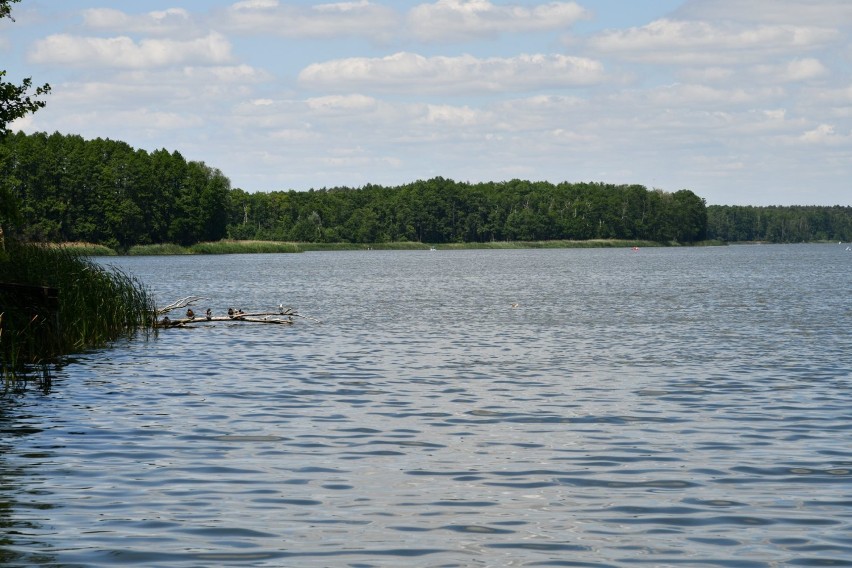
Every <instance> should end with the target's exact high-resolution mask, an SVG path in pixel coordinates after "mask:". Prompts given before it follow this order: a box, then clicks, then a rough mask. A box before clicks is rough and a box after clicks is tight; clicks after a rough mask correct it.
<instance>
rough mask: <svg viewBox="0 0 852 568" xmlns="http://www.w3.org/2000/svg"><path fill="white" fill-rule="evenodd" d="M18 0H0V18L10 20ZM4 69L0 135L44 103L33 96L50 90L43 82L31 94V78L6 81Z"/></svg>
mask: <svg viewBox="0 0 852 568" xmlns="http://www.w3.org/2000/svg"><path fill="white" fill-rule="evenodd" d="M19 1H20V0H0V20H2V19H3V18H9V19H11V20H12V21H14V19H13V18H12V4H14V3H17V2H19ZM5 76H6V71H5V70H3V69H0V137H2V136H3V135H5V134H8V132H9V129H8V124H9V123H10V122H12V121H13V120H16V119H18V118H21V117H23V116H25V115H27V114H29V113H31V112H35V111H37V110H38V109H40V108H43V107H44V105H45V103H44V101H40V100H38V99H36V98H35V97H40V96H42V95H46V94H48V93H49V92H50V85H48V84H46V83H45V84H44V85H42V86H41V87H37V88H36V90H35V93H34V94H33V95H28V94H27V92H28V91H29V90H30V88H32V84H33V82H32V79H31V78H30V77H27V78H26V79H24V80H23V81H22V82H21V84H20V85H16V84H15V83H7V82H6V81H4V80H3V77H5Z"/></svg>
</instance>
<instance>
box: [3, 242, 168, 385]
mask: <svg viewBox="0 0 852 568" xmlns="http://www.w3.org/2000/svg"><path fill="white" fill-rule="evenodd" d="M0 275H2V278H3V281H4V283H7V284H23V285H29V286H39V287H50V288H55V289H57V290H58V302H56V305H54V306H51V305H48V304H47V303H45V302H42V301H39V300H37V299H36V300H34V299H33V298H31V297H27V296H26V295H24V294H21V293H20V292H17V291H10V290H8V289H3V290H0V314H1V315H0V319H2V325H0V356H2V375H3V383H4V388H6V389H8V388H9V386H10V385H11V383H12V382H14V381H15V380H17V379H18V378H21V377H24V378H26V377H27V376H28V375H31V374H32V372H33V370H38V369H43V368H45V366H46V365H49V364H51V363H53V362H55V361H56V360H57V358H58V357H59V356H61V355H66V354H70V353H75V352H80V351H83V350H86V349H90V348H94V347H99V346H103V345H105V344H107V343H109V342H111V341H114V340H116V339H119V338H120V337H124V336H132V335H134V334H136V333H137V332H139V331H140V330H141V331H142V332H143V333H146V334H147V333H149V332H151V331H152V330H153V329H154V328H153V324H154V317H155V315H154V314H155V303H154V298H153V296H152V295H151V294H150V293H149V291H148V290H147V288H146V287H145V286H144V285H143V284H142V283H141V282H139V281H138V280H137V279H136V278H135V277H133V276H131V275H129V274H126V273H124V272H122V271H120V270H118V269H114V268H112V269H106V268H103V267H101V266H99V265H96V264H94V263H93V262H92V261H90V260H89V259H87V258H85V257H83V256H81V255H80V254H78V253H76V252H74V251H73V249H69V248H64V247H48V246H43V245H35V244H12V245H9V246H7V250H6V251H5V253H3V254H2V256H0Z"/></svg>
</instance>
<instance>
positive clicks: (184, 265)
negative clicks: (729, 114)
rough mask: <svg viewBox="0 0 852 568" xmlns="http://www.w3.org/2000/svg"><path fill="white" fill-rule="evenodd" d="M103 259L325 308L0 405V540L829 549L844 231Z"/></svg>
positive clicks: (72, 555)
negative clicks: (633, 243) (837, 234)
mask: <svg viewBox="0 0 852 568" xmlns="http://www.w3.org/2000/svg"><path fill="white" fill-rule="evenodd" d="M104 262H106V263H114V264H118V265H120V266H121V267H122V268H123V269H125V270H129V271H131V272H132V273H134V274H136V275H137V276H139V277H140V278H141V279H142V280H144V281H145V282H147V283H148V284H149V285H150V287H151V288H152V289H153V291H154V292H155V294H156V296H157V298H158V299H159V300H160V303H161V304H165V303H168V302H171V301H172V300H174V299H177V298H179V297H183V296H187V295H190V294H193V295H200V296H204V297H206V298H209V300H206V301H205V302H203V303H202V304H200V305H199V307H200V308H202V309H201V311H203V309H204V308H206V307H207V306H210V307H211V308H212V309H213V310H214V311H215V312H217V313H224V311H225V310H226V309H227V308H228V307H229V306H233V307H239V308H242V309H245V310H248V309H253V308H272V307H275V306H277V305H278V304H279V303H282V302H283V303H284V304H285V305H290V306H293V307H294V308H296V309H297V310H298V311H299V312H300V313H302V314H305V315H309V316H312V317H315V318H318V319H320V320H322V323H321V324H317V323H313V322H311V321H307V320H298V321H297V322H296V323H295V324H294V325H293V326H264V325H248V324H244V325H228V324H226V325H217V326H209V327H203V328H199V329H192V330H180V329H172V330H164V331H163V332H161V333H160V335H159V337H157V338H156V339H152V340H150V341H144V340H137V341H130V342H122V343H120V344H119V345H116V346H114V347H113V348H111V349H106V350H102V351H97V352H93V353H88V354H84V355H82V356H79V357H76V358H75V359H74V360H73V361H72V362H70V363H69V364H68V365H66V366H64V367H63V368H62V369H61V370H60V371H59V372H58V373H57V377H56V378H55V380H54V383H53V388H52V390H51V391H50V392H49V393H48V394H41V393H38V392H37V391H35V390H33V389H31V390H30V391H28V392H27V393H26V394H25V395H22V396H15V397H12V398H10V399H7V400H5V401H3V402H0V526H2V527H3V531H2V532H0V564H4V565H8V566H32V565H44V566H113V565H117V564H124V565H140V566H155V565H159V566H176V567H189V566H215V565H220V566H224V565H243V566H629V565H651V566H683V565H688V566H737V567H740V566H745V567H750V566H754V567H774V566H828V565H831V566H849V565H852V443H850V440H852V404H850V399H852V397H850V394H852V393H850V385H852V334H850V329H852V325H850V324H852V294H850V293H849V283H850V282H852V254H849V253H848V252H845V249H844V247H842V246H836V245H835V246H830V245H790V246H748V247H733V246H732V247H715V248H702V249H643V250H641V251H639V252H632V251H630V250H625V249H617V250H616V249H611V250H570V249H569V250H521V251H453V252H449V251H437V252H430V251H405V252H400V251H391V252H382V251H365V252H340V253H337V252H325V253H305V254H298V255H292V254H291V255H228V256H210V257H206V256H201V257H150V258H120V259H105V260H104ZM512 304H519V305H518V306H517V307H514V308H513V307H512ZM196 311H199V310H196Z"/></svg>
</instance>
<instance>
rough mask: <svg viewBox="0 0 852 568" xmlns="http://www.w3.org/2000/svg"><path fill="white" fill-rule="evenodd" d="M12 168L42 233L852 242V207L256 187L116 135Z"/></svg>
mask: <svg viewBox="0 0 852 568" xmlns="http://www.w3.org/2000/svg"><path fill="white" fill-rule="evenodd" d="M0 176H2V179H3V180H4V185H5V186H6V187H7V188H9V189H11V192H12V194H13V195H14V196H15V197H16V198H17V200H18V202H19V204H20V205H19V207H18V212H17V213H18V215H17V216H18V218H19V223H18V226H19V229H18V231H19V233H20V234H21V236H23V237H24V238H26V239H30V240H43V241H57V242H61V241H87V242H92V243H99V244H105V245H107V246H110V247H112V248H117V249H119V250H121V249H126V248H128V247H130V246H132V245H136V244H156V243H178V244H182V245H191V244H194V243H197V242H202V241H215V240H219V239H222V238H226V237H227V238H232V239H256V240H278V241H297V242H350V243H379V242H393V241H412V242H426V243H452V242H488V241H504V240H521V241H532V240H556V239H576V240H586V239H631V240H651V241H658V242H670V241H677V242H682V243H691V242H696V241H700V240H704V239H718V240H723V241H768V242H801V241H815V240H842V241H849V240H852V208H850V207H840V206H835V207H818V206H809V207H802V206H792V207H749V206H719V205H714V206H709V207H708V206H706V205H705V202H704V200H703V199H702V198H700V197H699V196H697V195H696V194H694V193H693V192H691V191H689V190H686V189H683V190H679V191H676V192H673V193H669V192H665V191H662V190H659V189H650V190H649V189H647V188H646V187H644V186H642V185H614V184H605V183H568V182H563V183H558V184H553V183H550V182H542V181H525V180H517V179H516V180H511V181H505V182H487V183H467V182H458V181H453V180H451V179H445V178H442V177H436V178H432V179H429V180H418V181H415V182H412V183H409V184H404V185H400V186H392V187H385V186H380V185H367V186H364V187H360V188H349V187H334V188H323V189H318V190H310V191H293V190H290V191H272V192H268V193H266V192H258V193H248V192H246V191H243V190H241V189H236V188H234V189H232V188H231V183H230V181H229V180H228V178H227V177H225V176H224V175H223V174H222V172H220V171H219V170H217V169H215V168H211V167H209V166H207V165H205V164H204V163H203V162H193V161H187V160H186V159H184V158H183V156H181V155H180V154H179V153H178V152H168V151H167V150H164V149H163V150H156V151H154V152H150V153H149V152H146V151H145V150H135V149H133V148H132V147H130V146H129V145H128V144H126V143H124V142H120V141H113V140H108V139H106V140H105V139H100V138H98V139H95V140H84V139H83V138H82V137H80V136H77V135H63V134H59V133H54V134H50V135H48V134H46V133H36V134H30V135H27V134H23V133H17V134H9V135H8V136H6V137H5V138H4V139H3V140H2V144H0Z"/></svg>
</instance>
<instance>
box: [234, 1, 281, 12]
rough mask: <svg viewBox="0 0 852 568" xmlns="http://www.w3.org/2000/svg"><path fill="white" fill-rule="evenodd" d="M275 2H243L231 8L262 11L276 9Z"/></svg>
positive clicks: (276, 2)
mask: <svg viewBox="0 0 852 568" xmlns="http://www.w3.org/2000/svg"><path fill="white" fill-rule="evenodd" d="M277 7H278V1H277V0H243V1H242V2H237V3H235V4H234V5H232V6H231V8H233V9H234V10H262V9H265V8H277Z"/></svg>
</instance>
